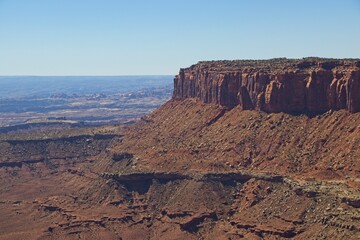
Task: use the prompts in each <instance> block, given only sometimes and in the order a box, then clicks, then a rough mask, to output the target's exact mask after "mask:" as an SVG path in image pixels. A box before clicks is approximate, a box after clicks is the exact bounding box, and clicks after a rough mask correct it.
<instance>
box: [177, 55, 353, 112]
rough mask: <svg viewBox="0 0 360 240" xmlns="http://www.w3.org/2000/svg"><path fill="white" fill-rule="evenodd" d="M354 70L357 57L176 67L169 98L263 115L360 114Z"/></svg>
mask: <svg viewBox="0 0 360 240" xmlns="http://www.w3.org/2000/svg"><path fill="white" fill-rule="evenodd" d="M359 66H360V60H359V59H346V60H345V59H344V60H334V59H319V58H304V59H302V60H290V59H284V58H280V59H271V60H237V61H210V62H199V63H198V64H195V65H192V66H191V67H189V68H185V69H180V73H179V74H178V75H177V76H176V77H175V79H174V95H173V97H174V98H175V99H184V98H189V97H196V98H200V99H202V100H203V101H204V102H205V103H216V104H220V105H222V106H225V107H234V106H240V107H241V108H242V109H244V110H248V109H257V110H261V111H265V112H287V113H305V114H316V113H321V112H326V111H328V110H330V109H332V110H339V109H347V110H349V111H350V112H359V111H360V94H359V92H360V68H359Z"/></svg>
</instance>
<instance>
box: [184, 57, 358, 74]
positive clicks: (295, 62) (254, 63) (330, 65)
mask: <svg viewBox="0 0 360 240" xmlns="http://www.w3.org/2000/svg"><path fill="white" fill-rule="evenodd" d="M344 67H345V68H359V67H360V59H359V58H344V59H335V58H317V57H308V58H302V59H288V58H273V59H267V60H218V61H200V62H198V63H197V64H195V65H192V66H191V67H190V68H188V69H190V70H194V69H199V68H201V69H206V70H209V71H219V70H220V71H221V72H224V71H238V70H245V71H246V70H251V69H258V70H264V71H276V70H310V69H315V68H322V69H325V70H331V69H334V68H344Z"/></svg>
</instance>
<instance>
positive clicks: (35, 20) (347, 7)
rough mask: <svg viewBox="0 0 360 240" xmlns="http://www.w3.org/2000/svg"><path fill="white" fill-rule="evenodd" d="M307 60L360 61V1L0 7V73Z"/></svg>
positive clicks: (9, 3)
mask: <svg viewBox="0 0 360 240" xmlns="http://www.w3.org/2000/svg"><path fill="white" fill-rule="evenodd" d="M306 56H320V57H336V58H343V57H350V58H359V57H360V0H336V1H335V0H301V1H292V0H272V1H269V0H224V1H219V0H214V1H212V0H191V1H190V0H181V1H175V0H151V1H150V0H142V1H141V0H0V75H143V74H176V73H177V72H178V69H179V68H180V67H187V66H189V65H191V64H194V63H196V62H198V61H199V60H216V59H268V58H274V57H288V58H301V57H306Z"/></svg>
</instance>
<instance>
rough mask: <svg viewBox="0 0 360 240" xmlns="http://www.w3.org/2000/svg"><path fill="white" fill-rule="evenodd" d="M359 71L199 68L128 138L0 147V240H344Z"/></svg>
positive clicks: (48, 137)
mask: <svg viewBox="0 0 360 240" xmlns="http://www.w3.org/2000/svg"><path fill="white" fill-rule="evenodd" d="M359 97H360V60H358V59H339V60H337V59H320V58H305V59H294V60H292V59H272V60H236V61H209V62H199V63H198V64H195V65H193V66H191V67H189V68H185V69H181V70H180V72H179V75H177V76H176V77H175V79H174V94H173V98H172V99H171V100H169V101H168V102H167V103H165V104H163V105H162V106H161V107H159V108H158V109H156V110H155V111H153V112H152V113H151V114H149V115H147V116H144V117H142V118H141V119H140V120H139V121H137V122H136V123H135V124H127V125H122V124H113V125H104V126H96V127H94V126H93V127H83V128H72V129H64V130H62V131H59V130H58V129H55V130H51V129H50V130H46V131H39V130H38V129H36V131H26V132H16V131H15V132H11V133H7V134H5V133H2V134H0V176H1V178H0V196H1V198H0V213H1V214H0V239H117V240H119V239H232V240H235V239H256V240H260V239H358V238H360V221H359V220H360V190H359V189H360V162H359V161H360V160H359V159H360V127H359V126H360V98H359Z"/></svg>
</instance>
